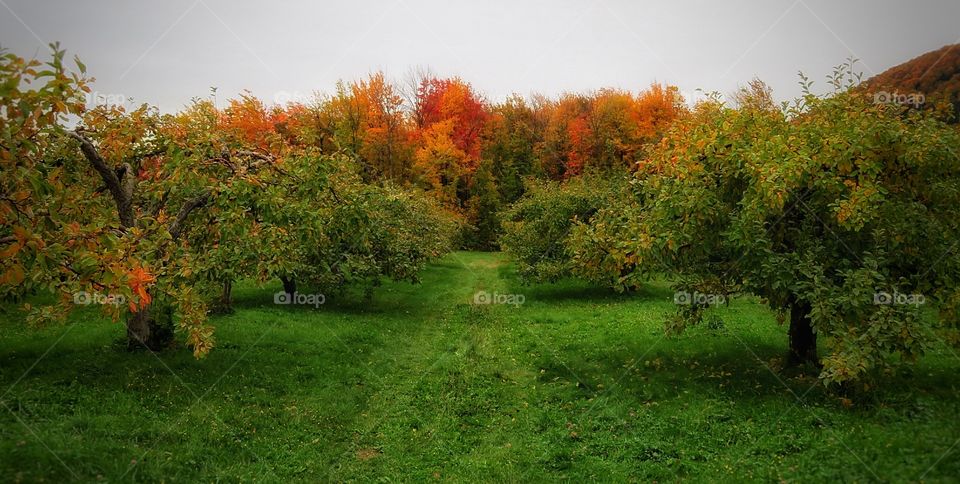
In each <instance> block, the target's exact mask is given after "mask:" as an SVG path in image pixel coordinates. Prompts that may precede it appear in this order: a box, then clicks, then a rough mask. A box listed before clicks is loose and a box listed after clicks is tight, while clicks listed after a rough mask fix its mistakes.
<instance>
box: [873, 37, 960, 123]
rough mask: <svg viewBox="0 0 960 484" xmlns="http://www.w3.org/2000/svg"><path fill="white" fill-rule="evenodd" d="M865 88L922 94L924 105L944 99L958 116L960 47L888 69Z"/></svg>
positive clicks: (940, 51)
mask: <svg viewBox="0 0 960 484" xmlns="http://www.w3.org/2000/svg"><path fill="white" fill-rule="evenodd" d="M864 85H865V87H866V88H867V89H869V90H870V91H873V92H886V93H890V94H894V93H896V94H898V95H904V96H909V95H910V94H914V93H922V94H923V95H924V96H925V98H926V103H925V104H927V105H930V103H931V101H934V102H935V101H937V100H940V99H943V98H944V97H946V98H947V99H949V101H950V102H951V103H952V104H953V106H954V112H957V113H960V44H952V45H947V46H944V47H941V48H940V49H937V50H933V51H930V52H927V53H926V54H923V55H921V56H919V57H916V58H914V59H911V60H909V61H907V62H904V63H903V64H900V65H898V66H894V67H891V68H890V69H887V70H886V71H884V72H881V73H880V74H877V75H876V76H873V77H871V78H870V79H868V80H867V81H866V82H864Z"/></svg>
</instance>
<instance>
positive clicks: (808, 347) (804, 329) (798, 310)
mask: <svg viewBox="0 0 960 484" xmlns="http://www.w3.org/2000/svg"><path fill="white" fill-rule="evenodd" d="M810 309H811V308H810V303H808V302H805V301H797V300H795V299H794V300H792V301H791V303H790V330H789V333H788V334H789V336H790V354H789V355H788V358H787V364H789V365H791V366H798V365H802V364H805V363H812V364H814V365H816V366H819V365H820V359H819V358H818V357H817V333H815V332H814V331H813V324H811V322H810Z"/></svg>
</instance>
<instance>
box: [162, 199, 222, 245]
mask: <svg viewBox="0 0 960 484" xmlns="http://www.w3.org/2000/svg"><path fill="white" fill-rule="evenodd" d="M210 197H211V193H210V191H209V190H206V191H204V192H203V193H201V194H200V195H197V196H196V197H195V198H192V199H190V200H187V201H186V202H185V203H184V204H183V206H182V207H180V213H178V214H177V218H176V219H174V220H173V222H170V226H169V228H168V230H169V231H170V237H171V238H173V240H177V239H178V238H180V234H181V233H182V232H183V222H184V221H185V220H186V219H187V217H189V216H190V212H193V211H194V210H196V209H198V208H200V207H203V206H204V205H206V204H207V202H209V201H210Z"/></svg>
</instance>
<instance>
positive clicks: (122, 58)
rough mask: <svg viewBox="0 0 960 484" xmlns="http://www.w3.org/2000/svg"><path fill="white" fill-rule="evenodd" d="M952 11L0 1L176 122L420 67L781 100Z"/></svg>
mask: <svg viewBox="0 0 960 484" xmlns="http://www.w3.org/2000/svg"><path fill="white" fill-rule="evenodd" d="M958 20H960V1H956V0H952V1H948V0H936V1H935V0H927V1H912V2H908V1H890V0H883V1H867V0H860V1H843V0H834V1H829V0H753V1H728V2H719V1H670V0H661V1H657V2H648V1H643V2H639V1H636V2H630V1H619V0H584V1H558V0H551V1H519V0H515V1H500V0H494V1H476V2H466V1H449V0H448V1H418V0H385V1H382V2H380V1H378V2H372V1H356V0H349V1H340V2H302V1H289V2H284V1H277V0H275V1H272V2H251V1H229V0H168V1H157V2H140V1H122V0H117V1H77V0H0V46H2V47H4V48H6V49H8V50H11V51H13V52H15V53H17V54H19V55H21V56H26V57H35V56H36V57H41V58H42V57H43V56H44V55H46V52H45V47H44V46H45V45H46V43H48V42H51V41H55V40H59V41H60V42H61V44H62V45H63V47H65V48H66V49H67V50H68V53H69V54H71V56H72V54H79V55H80V57H81V59H82V60H83V61H84V62H85V63H86V64H87V67H88V72H89V73H90V74H92V75H93V76H94V77H96V78H97V82H96V83H95V84H94V89H95V90H96V91H97V92H98V93H100V94H102V95H105V96H114V98H123V99H126V100H127V101H129V100H131V99H133V100H134V102H136V103H140V102H149V103H150V104H154V105H157V106H159V107H160V108H161V109H162V110H163V111H165V112H170V111H174V110H177V109H179V108H180V107H182V106H183V105H185V104H186V103H188V102H189V100H190V99H191V98H193V97H205V96H207V95H208V94H209V90H210V87H211V86H216V87H217V88H218V98H219V99H221V100H222V99H225V98H227V97H232V96H235V95H236V94H237V93H239V92H240V91H241V90H242V89H249V90H250V91H252V92H253V93H254V94H255V95H257V96H259V97H261V98H262V99H264V100H265V101H267V102H272V101H273V100H275V99H284V98H289V97H295V96H300V95H303V96H306V95H309V94H310V93H311V92H313V91H316V90H320V91H327V92H330V91H332V90H333V88H334V85H335V83H336V81H337V80H338V79H346V80H352V79H357V78H359V77H362V76H364V75H366V74H367V73H369V72H371V71H374V70H378V69H379V70H383V71H384V72H385V73H386V74H387V75H388V76H389V77H392V78H394V79H400V78H401V77H403V76H404V75H405V74H406V73H407V72H408V70H409V69H410V68H412V67H415V66H429V67H430V68H431V69H432V70H433V71H434V72H435V73H437V74H439V75H443V76H447V75H451V76H452V75H458V76H460V77H462V78H464V79H465V80H467V81H469V82H471V83H472V84H473V85H474V87H475V88H477V89H478V90H479V91H480V92H482V93H484V94H485V95H486V96H487V97H488V98H489V99H491V100H494V101H497V100H500V99H503V98H504V97H505V96H506V95H508V94H510V93H511V92H517V93H520V94H524V95H526V94H529V93H531V92H541V93H544V94H547V95H556V94H559V93H561V92H564V91H586V90H592V89H597V88H601V87H619V88H625V89H631V90H639V89H642V88H645V87H646V86H648V85H649V84H650V83H651V82H653V81H662V82H668V83H671V84H675V85H678V86H679V87H680V88H681V90H682V91H683V92H684V93H686V94H688V96H689V95H690V94H692V93H694V92H695V90H696V89H698V88H700V89H704V90H707V91H720V92H722V93H729V92H732V91H733V90H734V89H735V88H736V87H737V86H738V85H741V84H745V83H746V82H747V81H749V80H750V79H751V78H753V77H759V78H761V79H763V80H764V81H766V82H767V83H768V84H770V85H771V86H773V88H774V93H775V95H776V97H777V98H779V99H785V98H791V97H793V96H795V95H796V94H797V93H798V92H799V88H798V86H797V71H798V70H802V71H804V72H805V73H807V74H808V75H809V76H810V77H811V78H812V79H813V80H814V81H815V82H816V84H815V87H817V86H819V87H820V89H821V90H822V89H825V87H824V86H825V81H824V77H825V75H826V74H828V73H829V72H830V71H831V67H832V66H835V65H837V64H839V63H841V62H843V61H844V60H845V59H846V58H847V57H850V56H853V57H856V58H858V59H860V61H861V63H860V69H861V70H862V71H863V72H864V75H865V77H869V76H870V75H872V74H875V73H878V72H882V71H883V70H885V69H887V68H889V67H891V66H893V65H896V64H899V63H901V62H904V61H906V60H909V59H911V58H913V57H916V56H917V55H920V54H922V53H924V52H927V51H929V50H933V49H937V48H940V47H942V46H944V45H946V44H953V43H958V42H960V22H958Z"/></svg>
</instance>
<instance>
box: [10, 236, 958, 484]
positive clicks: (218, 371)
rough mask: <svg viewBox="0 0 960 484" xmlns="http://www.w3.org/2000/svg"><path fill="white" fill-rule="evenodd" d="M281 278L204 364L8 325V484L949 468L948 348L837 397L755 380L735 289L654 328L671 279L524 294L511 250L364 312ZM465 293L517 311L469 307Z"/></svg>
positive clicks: (74, 327) (954, 428) (16, 321)
mask: <svg viewBox="0 0 960 484" xmlns="http://www.w3.org/2000/svg"><path fill="white" fill-rule="evenodd" d="M277 289H278V288H277V287H266V288H256V287H252V286H241V287H240V288H239V289H238V290H237V294H236V301H237V303H236V305H237V308H236V309H237V310H236V312H235V313H234V314H231V315H227V316H218V317H216V318H215V323H216V325H217V331H218V333H217V338H218V347H217V349H216V350H215V351H214V352H213V353H212V354H211V355H210V356H209V357H208V358H206V359H205V360H203V361H196V360H194V359H193V358H192V357H191V356H190V355H189V354H188V353H187V352H185V351H175V352H169V353H165V354H162V355H160V356H159V357H157V356H154V355H150V354H128V353H126V352H124V351H121V350H119V349H118V348H117V347H116V346H115V345H114V344H113V343H112V342H113V341H114V340H115V339H117V338H119V337H120V336H121V335H122V329H121V328H120V327H119V326H118V325H116V324H114V323H110V322H105V321H102V319H101V318H100V317H99V315H98V314H97V313H96V312H94V311H86V310H85V311H82V312H80V313H78V314H77V315H76V317H75V318H73V319H72V320H71V322H69V323H68V324H67V325H66V326H61V327H53V328H46V329H42V330H39V331H37V330H30V329H27V328H24V327H23V323H22V321H21V317H20V316H19V315H18V314H17V313H16V312H14V311H10V310H8V311H7V312H5V313H3V314H0V330H2V333H0V392H6V393H0V395H3V396H2V397H0V401H2V403H3V405H4V406H5V407H6V408H0V476H4V479H3V480H5V481H17V480H22V481H26V482H32V481H38V480H41V477H46V480H56V481H59V480H71V479H72V480H82V481H94V480H97V479H98V478H100V479H103V480H107V481H112V482H118V481H150V482H153V481H168V482H170V481H174V482H176V481H197V480H202V481H215V480H225V481H237V480H263V481H274V482H281V481H284V482H286V481H311V482H315V481H325V480H333V481H344V480H346V481H351V480H354V481H361V482H368V481H375V480H391V481H424V480H449V481H455V482H473V481H478V480H483V481H490V480H495V481H508V482H519V481H545V480H557V479H576V480H582V479H598V480H604V481H606V480H616V481H630V480H640V481H650V480H658V481H674V480H695V481H696V480H707V479H709V480H721V481H723V480H728V481H735V480H740V479H739V478H740V476H743V477H746V478H747V479H750V480H757V481H771V480H779V479H786V480H825V479H830V480H836V479H843V480H857V481H872V480H876V478H877V477H878V476H883V477H884V478H885V480H891V481H918V480H921V477H922V480H924V481H926V482H937V481H952V480H953V479H954V478H955V477H956V476H960V462H958V460H957V459H955V454H953V455H948V456H947V457H946V458H943V459H941V460H939V461H938V460H937V459H938V458H939V457H941V456H943V455H945V453H946V452H947V451H948V450H949V449H950V448H951V445H953V444H954V443H955V442H956V440H957V439H958V438H960V423H958V422H957V421H956V415H958V414H960V399H958V395H960V391H958V388H960V378H958V377H957V376H956V375H957V374H958V372H957V371H956V370H957V368H958V366H960V362H958V360H957V359H956V358H954V357H953V356H952V355H951V354H950V353H949V352H948V351H943V350H941V351H939V352H935V353H934V354H933V355H931V356H930V357H928V358H926V359H925V360H924V361H923V362H922V363H921V364H920V365H919V366H917V367H916V368H914V369H913V370H910V371H909V372H908V373H905V374H903V375H900V376H897V377H895V378H894V379H893V381H892V383H891V384H889V385H888V386H887V387H886V388H885V389H884V390H882V391H880V392H874V393H872V394H870V396H869V398H865V399H862V400H857V401H855V402H852V406H851V407H850V408H847V406H846V405H845V403H850V402H843V401H842V400H840V399H839V398H838V397H836V396H833V395H830V394H828V393H826V392H824V391H823V389H822V388H821V387H820V386H819V385H818V384H817V382H816V380H815V379H814V378H812V377H811V376H809V375H796V374H794V375H790V376H789V377H788V376H786V375H784V374H780V373H778V372H772V371H770V369H769V368H773V369H776V368H777V365H778V359H779V358H780V357H781V355H782V351H783V350H782V349H783V348H784V347H785V336H784V335H783V328H781V327H778V326H777V325H776V323H775V322H774V321H773V318H772V316H771V315H770V314H769V313H768V312H767V311H766V310H765V309H764V308H763V307H761V306H760V305H758V304H756V303H755V302H754V301H751V300H737V301H735V302H734V303H733V304H732V307H731V308H729V309H724V310H722V311H721V312H719V313H718V315H719V316H720V317H721V318H722V320H723V325H722V326H717V327H714V328H708V327H698V328H693V329H691V330H690V331H688V332H687V333H686V334H684V335H683V336H680V337H669V338H667V337H665V336H664V335H663V331H662V327H663V326H662V324H663V321H664V319H665V318H666V317H668V316H669V315H670V314H671V313H672V311H673V306H672V303H671V293H670V291H669V290H668V289H667V288H666V287H663V286H661V285H657V284H653V285H651V286H650V287H649V288H648V289H647V290H645V291H642V292H640V293H639V294H635V295H630V296H623V295H618V294H614V293H611V292H609V291H605V290H600V289H597V288H592V287H589V286H586V285H583V284H580V283H575V282H566V283H561V284H557V285H548V286H522V285H519V284H518V282H517V281H516V279H515V277H514V274H513V272H512V270H511V267H510V265H509V264H507V263H506V259H505V258H504V256H503V255H501V254H489V253H468V252H459V253H455V254H452V255H451V256H449V257H447V258H445V259H443V260H442V261H440V262H439V263H437V264H434V265H432V266H431V267H430V268H429V269H428V270H427V271H425V273H424V274H423V280H422V283H421V284H417V285H411V284H400V283H387V284H385V285H384V286H382V287H380V288H378V289H377V290H376V292H375V295H374V297H373V298H372V300H364V298H363V297H362V296H356V297H353V296H348V297H341V298H334V297H330V298H328V300H327V304H325V305H324V306H323V307H321V308H319V309H317V310H314V309H313V308H310V307H289V306H275V305H273V304H272V294H273V292H274V291H276V290H277ZM477 291H486V292H487V293H498V294H501V295H503V294H520V295H522V296H523V297H524V298H525V301H524V303H523V304H522V305H509V304H489V305H476V304H473V303H472V302H473V296H474V294H475V293H476V292H477ZM55 343H56V345H55V347H54V349H53V350H52V351H49V352H48V353H46V356H43V355H44V354H45V352H46V351H47V349H48V348H49V347H50V346H51V345H54V344H55ZM41 357H42V358H41ZM38 359H39V362H38V363H36V364H35V365H34V363H35V362H37V360H38ZM28 370H29V372H28ZM25 372H26V376H23V375H24V373H25ZM21 377H22V378H21ZM954 450H955V449H954Z"/></svg>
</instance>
